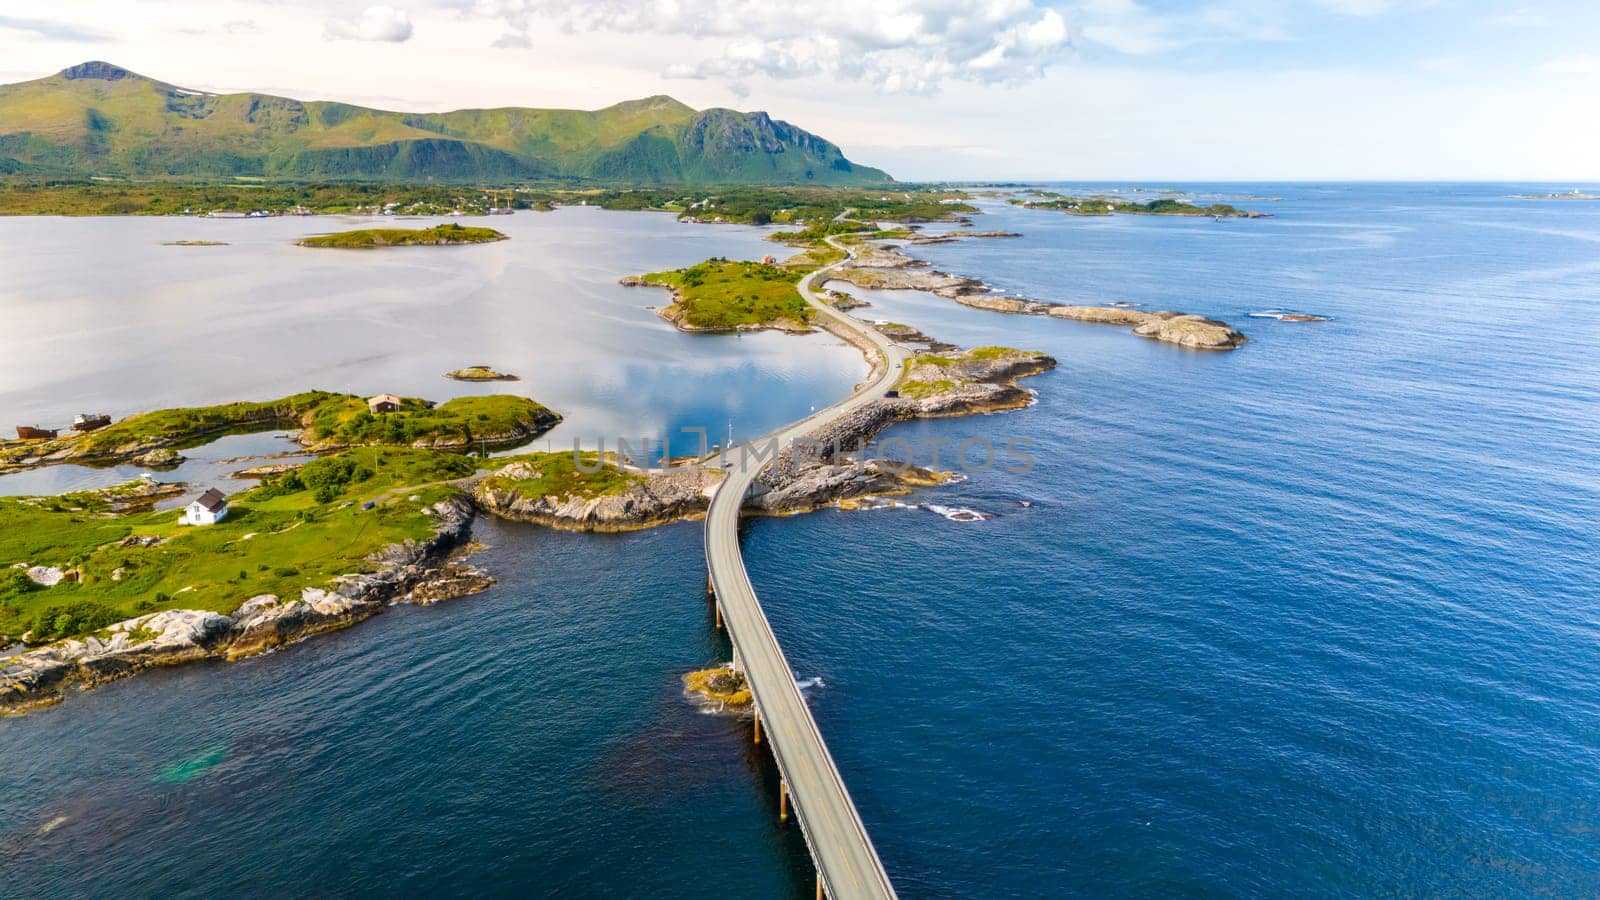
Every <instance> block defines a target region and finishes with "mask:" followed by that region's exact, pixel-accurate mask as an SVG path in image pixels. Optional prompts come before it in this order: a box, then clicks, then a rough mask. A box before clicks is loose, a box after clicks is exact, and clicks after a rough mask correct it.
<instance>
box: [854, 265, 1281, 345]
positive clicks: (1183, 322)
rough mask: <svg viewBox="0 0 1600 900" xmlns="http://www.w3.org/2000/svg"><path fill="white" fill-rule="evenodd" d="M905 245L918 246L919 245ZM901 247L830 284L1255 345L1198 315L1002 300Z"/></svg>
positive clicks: (1166, 336) (1153, 334)
mask: <svg viewBox="0 0 1600 900" xmlns="http://www.w3.org/2000/svg"><path fill="white" fill-rule="evenodd" d="M905 243H907V244H913V245H914V244H916V243H917V241H915V240H910V241H906V242H905ZM923 243H940V241H937V240H934V241H924V242H923ZM900 247H901V244H900V243H899V242H898V241H897V240H894V239H889V240H881V241H876V242H874V245H873V246H872V247H871V249H870V250H869V251H868V252H867V253H866V254H864V255H862V256H861V257H857V258H856V259H853V260H851V261H850V262H848V263H846V264H844V265H842V266H840V267H838V268H836V269H834V270H832V271H831V272H830V273H829V280H836V281H842V282H845V283H846V284H852V285H854V286H856V287H859V288H866V289H868V290H891V291H893V290H917V291H924V292H927V293H930V294H934V295H936V296H939V297H943V298H944V299H946V300H953V301H955V302H956V303H960V304H961V305H963V306H970V307H972V308H974V309H984V310H988V311H990V312H999V313H1009V314H1014V315H1030V316H1049V317H1051V318H1056V319H1069V320H1072V321H1077V322H1088V323H1091V324H1099V325H1121V326H1124V327H1128V328H1130V329H1131V330H1132V332H1133V333H1134V334H1135V335H1137V336H1139V337H1142V338H1148V339H1150V340H1155V341H1160V342H1162V343H1168V344H1175V345H1177V346H1180V347H1184V348H1187V349H1191V350H1218V351H1225V350H1234V349H1237V348H1239V347H1242V346H1244V345H1245V344H1247V343H1249V341H1250V339H1249V338H1248V337H1246V336H1245V335H1244V334H1243V333H1242V332H1240V331H1238V330H1237V329H1235V328H1234V327H1233V326H1232V325H1229V324H1228V323H1226V322H1221V321H1218V320H1216V319H1211V318H1207V317H1205V316H1200V315H1195V314H1193V313H1185V312H1177V311H1173V310H1157V311H1147V310H1141V309H1136V308H1131V307H1119V306H1079V305H1075V304H1069V303H1046V302H1042V301H1038V300H1028V299H1024V298H1019V297H1006V296H1002V295H1000V294H995V293H993V292H991V291H990V290H989V288H988V286H987V285H985V284H984V283H983V282H982V281H979V280H978V279H976V278H971V277H968V276H965V275H953V274H950V273H947V272H941V271H938V270H936V269H932V268H930V267H929V263H928V262H927V261H926V260H920V259H916V258H914V257H911V256H908V255H906V254H905V253H903V252H901V249H900Z"/></svg>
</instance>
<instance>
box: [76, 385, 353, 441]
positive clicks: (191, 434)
mask: <svg viewBox="0 0 1600 900" xmlns="http://www.w3.org/2000/svg"><path fill="white" fill-rule="evenodd" d="M351 403H359V404H360V405H361V407H362V408H363V409H364V408H365V407H366V404H365V403H364V402H362V401H361V399H360V398H359V397H355V396H352V395H350V394H334V393H330V392H328V391H304V392H302V393H299V394H291V395H289V396H287V397H280V398H279V399H277V400H266V401H263V402H241V403H222V404H218V405H216V406H195V407H179V408H175V409H162V410H156V411H155V412H147V413H139V414H137V415H132V416H129V417H127V418H126V419H123V420H122V421H120V422H113V423H112V424H110V425H108V426H106V427H105V428H101V429H99V430H97V431H91V432H89V433H87V434H85V435H82V436H81V437H77V438H75V439H73V440H72V442H71V443H72V446H73V447H74V448H75V451H76V452H77V454H78V455H82V456H88V457H95V456H104V455H114V454H115V453H116V452H117V450H118V449H119V448H122V447H128V446H136V445H146V444H159V445H160V446H165V447H178V448H182V447H185V446H191V445H192V444H193V443H195V442H197V441H199V440H201V439H205V438H209V437H211V436H214V435H217V434H221V433H231V432H244V431H259V430H265V429H268V428H273V427H278V426H283V425H286V424H298V423H299V421H300V420H301V418H302V417H303V416H306V415H308V414H312V413H315V412H316V411H318V410H320V409H323V408H325V407H339V408H343V407H346V406H349V405H350V404H351Z"/></svg>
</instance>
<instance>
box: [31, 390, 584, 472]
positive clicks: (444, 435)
mask: <svg viewBox="0 0 1600 900" xmlns="http://www.w3.org/2000/svg"><path fill="white" fill-rule="evenodd" d="M560 418H561V417H560V416H559V415H557V414H556V413H554V412H552V411H551V410H550V409H549V408H547V407H545V406H544V405H542V404H540V403H537V402H535V401H533V400H530V399H528V398H526V397H516V396H512V395H510V394H488V395H484V396H475V397H458V398H456V399H454V400H450V401H448V402H446V403H442V404H439V405H438V406H437V407H430V406H429V405H428V404H427V402H426V401H424V400H422V399H419V398H415V397H410V398H402V400H401V405H400V409H399V411H398V412H394V413H387V414H381V415H373V414H372V413H371V412H369V411H368V409H367V401H366V400H365V399H364V398H362V397H357V396H355V395H353V394H334V393H330V392H328V391H306V392H303V393H299V394H293V395H290V396H288V397H282V398H279V399H277V400H267V401H264V402H242V403H224V404H219V405H216V406H200V407H185V408H178V409H163V410H157V411H155V412H148V413H140V414H138V415H133V416H129V417H128V418H126V419H123V420H122V421H120V422H114V423H112V424H111V425H108V426H106V427H105V428H101V429H99V430H97V431H91V432H88V433H87V434H83V435H69V436H67V437H63V438H60V439H57V440H55V441H47V442H44V443H43V444H40V443H36V442H34V443H29V442H21V441H10V442H6V443H5V444H4V445H0V467H4V465H5V464H7V463H13V464H16V463H18V461H19V460H21V459H22V458H23V457H24V455H25V454H35V453H38V452H40V450H41V449H43V450H62V449H65V450H67V451H68V452H69V454H70V458H72V459H90V460H96V461H114V460H118V459H127V458H129V457H131V456H133V455H135V454H137V453H139V452H143V451H144V450H148V449H150V448H152V447H160V448H174V449H183V448H187V447H192V446H196V445H199V444H203V443H206V442H208V441H210V440H213V439H215V438H216V437H217V436H219V435H222V434H243V433H248V432H253V431H266V430H269V429H273V428H306V429H309V430H310V434H311V436H312V437H313V438H314V439H315V440H316V441H317V442H321V443H331V444H337V445H341V446H343V445H350V444H401V445H405V444H413V443H417V442H419V441H426V442H431V443H435V444H439V445H451V446H458V447H461V448H463V449H475V447H474V446H473V444H474V442H476V441H480V440H488V441H490V442H491V443H492V444H494V445H496V446H506V445H511V446H515V443H516V442H518V441H521V440H525V439H531V438H533V437H535V436H537V435H539V434H542V433H544V432H545V431H547V430H549V429H550V427H551V426H553V425H555V423H556V422H558V421H560Z"/></svg>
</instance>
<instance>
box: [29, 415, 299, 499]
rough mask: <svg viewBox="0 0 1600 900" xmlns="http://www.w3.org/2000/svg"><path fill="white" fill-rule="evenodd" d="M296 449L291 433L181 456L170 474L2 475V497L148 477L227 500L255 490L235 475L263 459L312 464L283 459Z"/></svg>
mask: <svg viewBox="0 0 1600 900" xmlns="http://www.w3.org/2000/svg"><path fill="white" fill-rule="evenodd" d="M298 449H300V445H299V444H297V443H295V442H294V441H293V440H292V438H291V433H290V432H287V431H265V432H259V433H257V434H231V435H227V436H225V437H220V438H217V439H216V440H214V441H212V442H211V443H209V444H205V445H203V446H200V447H192V448H189V449H186V450H184V451H182V452H183V456H184V461H183V462H181V463H179V464H178V465H176V466H174V467H172V468H170V469H160V470H152V469H145V468H142V467H140V466H129V465H119V466H79V465H64V466H45V467H43V468H39V469H31V470H28V471H25V472H12V473H11V474H9V475H0V497H19V496H37V495H41V494H62V493H66V492H68V491H86V490H91V489H93V488H103V487H109V486H111V485H114V484H122V483H123V482H125V481H131V480H133V479H135V478H139V477H141V476H144V475H149V476H150V477H151V478H153V479H155V480H156V481H160V482H164V483H168V484H172V483H178V482H185V483H188V484H192V485H195V486H196V487H199V486H202V485H204V486H206V487H215V488H217V489H218V490H221V491H222V492H223V493H224V494H233V493H237V492H239V491H243V490H248V489H249V488H252V487H254V486H255V485H256V484H257V482H256V481H255V480H254V479H249V478H234V477H233V473H235V472H237V471H239V470H241V469H247V468H250V467H252V466H255V465H258V464H259V463H260V462H264V461H266V460H264V459H263V457H270V458H271V461H272V462H296V461H303V460H307V459H310V458H311V457H309V456H306V455H289V456H285V455H284V454H292V453H293V452H294V451H296V450H298ZM187 501H188V498H187V497H179V498H172V499H168V500H164V501H161V502H160V503H157V504H156V508H157V509H165V508H168V507H173V506H181V505H182V504H184V503H186V502H187Z"/></svg>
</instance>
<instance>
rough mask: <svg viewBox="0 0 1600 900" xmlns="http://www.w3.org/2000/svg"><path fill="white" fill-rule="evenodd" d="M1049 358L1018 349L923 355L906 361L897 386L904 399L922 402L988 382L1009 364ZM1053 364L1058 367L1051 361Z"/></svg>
mask: <svg viewBox="0 0 1600 900" xmlns="http://www.w3.org/2000/svg"><path fill="white" fill-rule="evenodd" d="M1044 360H1049V357H1047V356H1045V355H1044V354H1042V353H1040V352H1038V351H1036V350H1018V349H1016V348H1014V347H974V348H973V349H971V350H967V351H954V352H951V353H943V354H942V353H919V354H917V355H916V356H914V357H912V358H911V359H910V360H908V361H907V362H906V367H905V373H904V374H903V375H901V376H900V381H899V382H898V383H897V384H895V390H896V391H898V392H899V394H900V396H901V397H905V398H906V399H909V400H922V399H925V398H928V397H937V396H943V395H947V394H951V393H954V392H957V391H959V390H960V389H961V388H962V387H964V386H966V385H970V384H973V383H975V382H978V381H983V380H986V379H988V378H989V377H990V375H991V373H992V371H993V370H995V369H996V368H999V367H1001V366H1003V365H1004V364H1006V363H1028V364H1033V363H1038V364H1040V365H1043V361H1044ZM1049 365H1054V361H1053V360H1052V361H1050V363H1049Z"/></svg>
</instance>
